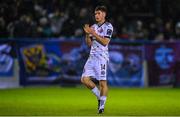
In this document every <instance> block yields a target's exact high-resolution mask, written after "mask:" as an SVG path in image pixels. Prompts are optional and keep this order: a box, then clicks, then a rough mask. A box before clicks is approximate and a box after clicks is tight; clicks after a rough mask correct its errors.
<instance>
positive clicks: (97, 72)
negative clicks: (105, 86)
mask: <svg viewBox="0 0 180 117" xmlns="http://www.w3.org/2000/svg"><path fill="white" fill-rule="evenodd" d="M107 64H108V61H107V60H106V59H99V58H97V57H94V56H90V57H89V58H88V60H87V61H86V64H85V65H84V69H83V73H82V77H91V78H95V79H97V80H106V75H107Z"/></svg>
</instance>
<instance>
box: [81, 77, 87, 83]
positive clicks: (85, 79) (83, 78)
mask: <svg viewBox="0 0 180 117" xmlns="http://www.w3.org/2000/svg"><path fill="white" fill-rule="evenodd" d="M88 81H89V78H88V77H82V78H81V82H82V83H83V84H86V83H87V82H88Z"/></svg>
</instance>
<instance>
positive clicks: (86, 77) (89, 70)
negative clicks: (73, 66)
mask: <svg viewBox="0 0 180 117" xmlns="http://www.w3.org/2000/svg"><path fill="white" fill-rule="evenodd" d="M92 63H93V62H92V60H91V59H88V60H87V62H86V64H85V66H84V70H83V74H82V77H81V82H82V83H83V84H84V85H85V86H86V87H87V88H89V89H90V90H91V91H92V92H93V94H94V95H95V96H96V97H97V99H98V100H99V99H100V91H99V89H98V88H97V87H96V85H95V83H94V82H93V81H92V80H91V77H90V76H95V72H94V69H93V64H92Z"/></svg>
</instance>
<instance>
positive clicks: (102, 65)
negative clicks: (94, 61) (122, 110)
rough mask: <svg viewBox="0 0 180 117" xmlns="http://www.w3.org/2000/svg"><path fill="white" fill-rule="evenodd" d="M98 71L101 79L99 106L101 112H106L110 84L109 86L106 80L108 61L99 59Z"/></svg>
mask: <svg viewBox="0 0 180 117" xmlns="http://www.w3.org/2000/svg"><path fill="white" fill-rule="evenodd" d="M97 72H98V80H99V87H100V106H99V110H98V111H99V113H103V112H104V106H105V102H106V98H107V92H108V86H107V80H106V74H107V61H106V60H104V59H102V60H99V63H98V66H97Z"/></svg>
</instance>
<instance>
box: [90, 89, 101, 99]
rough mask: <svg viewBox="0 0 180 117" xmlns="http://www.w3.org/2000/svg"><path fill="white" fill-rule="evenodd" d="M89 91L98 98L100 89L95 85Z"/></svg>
mask: <svg viewBox="0 0 180 117" xmlns="http://www.w3.org/2000/svg"><path fill="white" fill-rule="evenodd" d="M91 91H92V92H93V94H94V95H95V96H96V97H97V99H98V100H100V91H99V89H98V88H97V87H94V88H93V89H92V90H91Z"/></svg>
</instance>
